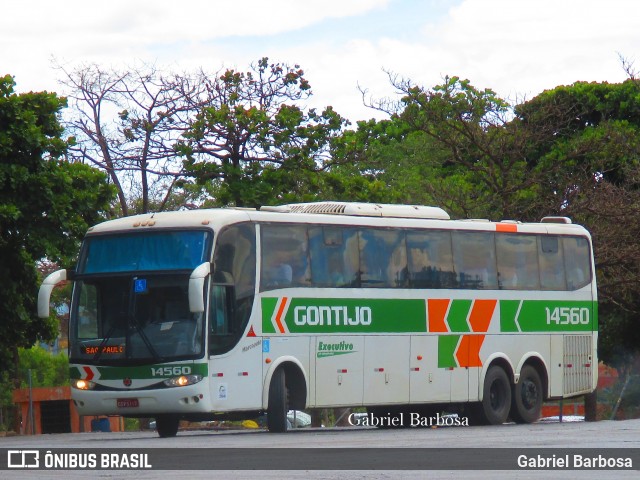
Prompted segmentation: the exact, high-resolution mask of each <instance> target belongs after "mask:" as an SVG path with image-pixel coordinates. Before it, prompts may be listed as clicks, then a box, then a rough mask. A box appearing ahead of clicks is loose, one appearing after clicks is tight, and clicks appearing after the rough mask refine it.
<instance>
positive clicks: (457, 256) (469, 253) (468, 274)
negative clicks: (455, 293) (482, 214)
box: [452, 232, 498, 289]
mask: <svg viewBox="0 0 640 480" xmlns="http://www.w3.org/2000/svg"><path fill="white" fill-rule="evenodd" d="M452 244H453V263H454V268H455V272H456V274H457V275H458V287H459V288H470V289H474V288H482V289H495V288H498V275H497V272H496V249H495V244H494V234H493V233H490V232H453V233H452Z"/></svg>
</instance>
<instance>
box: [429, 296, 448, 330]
mask: <svg viewBox="0 0 640 480" xmlns="http://www.w3.org/2000/svg"><path fill="white" fill-rule="evenodd" d="M449 302H450V300H449V299H446V298H444V299H435V300H428V302H427V308H428V312H429V331H430V332H440V333H444V332H448V331H449V329H448V328H447V323H446V322H445V317H446V315H447V309H448V308H449Z"/></svg>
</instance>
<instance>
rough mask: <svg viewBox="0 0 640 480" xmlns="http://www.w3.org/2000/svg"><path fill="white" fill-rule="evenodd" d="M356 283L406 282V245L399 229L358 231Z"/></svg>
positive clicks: (389, 285) (396, 284)
mask: <svg viewBox="0 0 640 480" xmlns="http://www.w3.org/2000/svg"><path fill="white" fill-rule="evenodd" d="M359 245H360V285H361V286H362V287H380V288H394V287H395V288H400V287H403V286H405V285H406V283H407V248H406V244H405V240H404V233H403V232H401V231H399V230H377V229H362V230H360V242H359Z"/></svg>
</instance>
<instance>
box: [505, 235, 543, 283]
mask: <svg viewBox="0 0 640 480" xmlns="http://www.w3.org/2000/svg"><path fill="white" fill-rule="evenodd" d="M496 257H497V261H498V286H499V287H500V288H503V289H507V290H514V289H520V290H535V289H538V288H540V275H539V273H538V242H537V239H536V236H535V235H508V234H506V235H505V234H497V235H496Z"/></svg>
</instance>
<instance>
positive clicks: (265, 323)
mask: <svg viewBox="0 0 640 480" xmlns="http://www.w3.org/2000/svg"><path fill="white" fill-rule="evenodd" d="M277 304H278V299H277V298H269V297H263V298H262V333H276V329H275V327H274V326H273V323H271V317H272V315H273V313H274V312H275V309H276V305H277Z"/></svg>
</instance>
